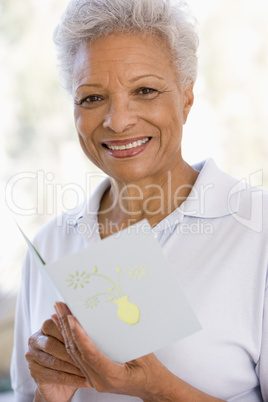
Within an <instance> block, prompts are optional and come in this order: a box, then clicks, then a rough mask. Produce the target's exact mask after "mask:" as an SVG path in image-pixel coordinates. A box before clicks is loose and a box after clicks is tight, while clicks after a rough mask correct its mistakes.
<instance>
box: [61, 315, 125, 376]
mask: <svg viewBox="0 0 268 402" xmlns="http://www.w3.org/2000/svg"><path fill="white" fill-rule="evenodd" d="M68 324H69V327H70V330H71V333H72V339H73V344H74V345H75V347H76V348H77V349H78V350H79V352H80V356H82V357H83V359H82V362H81V363H82V364H83V362H87V363H88V365H89V366H90V367H91V369H93V370H94V371H95V372H97V373H99V374H101V375H104V376H105V375H106V374H107V375H111V372H119V370H120V371H122V369H123V365H121V364H118V363H115V362H114V361H113V360H111V359H110V358H108V357H107V356H106V355H105V354H104V353H102V352H101V351H100V350H99V349H98V348H97V346H96V345H95V344H94V342H93V341H92V340H91V339H90V337H89V336H88V335H87V333H86V331H85V330H84V329H83V327H82V326H81V325H80V324H79V322H78V321H77V319H76V318H75V317H73V316H68ZM88 365H87V366H88Z"/></svg>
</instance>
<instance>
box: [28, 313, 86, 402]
mask: <svg viewBox="0 0 268 402" xmlns="http://www.w3.org/2000/svg"><path fill="white" fill-rule="evenodd" d="M52 318H53V320H52V319H49V320H47V321H45V322H44V324H43V325H42V328H41V329H40V330H39V331H38V332H36V333H35V334H34V335H32V336H31V337H30V338H29V348H28V351H27V353H26V355H25V357H26V359H27V361H28V365H29V370H30V373H31V376H32V377H33V379H34V380H35V382H36V384H37V387H38V388H37V390H36V393H35V400H38V401H44V400H45V401H53V402H54V401H57V402H66V401H69V400H71V398H72V397H73V395H74V393H75V392H76V390H77V389H78V388H89V385H88V383H87V381H86V378H85V377H84V375H83V373H82V372H81V370H80V369H79V368H78V367H77V365H76V364H75V363H74V361H73V359H72V358H71V357H70V355H69V354H68V353H67V351H66V348H65V345H64V339H63V337H62V335H61V332H60V330H59V328H58V327H57V325H59V323H58V320H57V316H56V315H54V316H53V317H52Z"/></svg>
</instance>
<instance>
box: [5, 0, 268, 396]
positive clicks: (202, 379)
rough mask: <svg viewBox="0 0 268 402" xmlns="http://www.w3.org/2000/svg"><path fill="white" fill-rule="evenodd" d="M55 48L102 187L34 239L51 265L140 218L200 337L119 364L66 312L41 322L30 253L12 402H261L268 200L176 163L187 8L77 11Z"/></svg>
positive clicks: (192, 52)
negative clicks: (193, 314) (153, 237)
mask: <svg viewBox="0 0 268 402" xmlns="http://www.w3.org/2000/svg"><path fill="white" fill-rule="evenodd" d="M55 41H56V44H57V46H58V50H59V57H60V60H61V67H62V76H63V79H64V83H65V86H66V88H67V89H68V91H69V92H70V93H71V94H72V96H73V99H74V115H75V124H76V129H77V132H78V135H79V140H80V143H81V146H82V149H83V151H84V152H85V154H86V155H87V157H88V158H89V159H90V160H91V161H93V162H94V163H95V165H96V166H98V167H99V168H100V169H102V170H103V171H104V172H105V173H106V174H107V175H108V176H109V179H107V180H105V181H104V182H103V183H102V184H101V185H100V187H99V188H98V189H97V190H96V192H95V193H94V194H93V195H92V198H91V200H90V202H89V204H87V205H86V206H85V207H84V210H83V211H82V212H81V213H79V214H78V215H76V216H73V217H70V216H68V217H64V218H63V219H64V223H63V225H62V226H60V227H59V226H57V225H56V220H54V221H51V222H49V224H47V225H46V226H45V227H44V228H43V229H41V231H40V232H39V234H38V235H37V236H36V239H35V245H36V247H37V249H38V250H39V251H40V254H41V255H42V256H43V258H44V259H45V260H46V261H47V262H51V261H55V260H58V259H59V258H61V257H63V256H65V255H67V254H71V253H74V252H75V251H78V250H80V249H82V248H84V247H87V246H89V245H90V244H92V242H95V241H99V240H101V239H103V238H105V237H107V236H109V235H110V234H112V233H114V232H117V231H118V230H121V229H123V228H126V227H128V226H129V225H131V224H134V223H135V222H139V221H140V220H141V219H143V218H147V219H148V221H149V222H150V224H151V226H152V227H153V231H154V232H155V234H156V236H157V238H158V241H159V243H160V245H161V247H162V249H163V252H164V253H165V255H166V256H167V258H168V260H169V262H170V264H171V266H172V268H173V269H174V272H175V274H176V275H177V277H178V280H179V282H180V283H181V285H182V286H183V289H184V291H185V293H186V295H187V298H188V300H189V301H190V303H191V305H192V306H193V308H194V310H195V312H196V314H197V316H198V318H199V320H200V322H201V324H202V327H203V330H202V331H200V332H198V333H196V334H194V335H191V336H190V337H188V338H186V339H183V340H181V341H180V342H177V343H175V344H172V345H170V346H169V347H167V348H165V349H163V350H160V351H157V352H156V353H155V354H151V355H148V356H144V357H142V358H140V359H137V360H135V361H132V362H129V363H126V364H123V365H121V364H118V363H115V362H113V361H111V360H110V359H108V358H107V357H106V356H104V355H103V354H102V353H101V352H100V351H99V350H98V349H97V348H96V347H95V345H94V344H93V343H92V341H91V340H90V338H89V337H88V336H87V335H86V334H85V332H84V331H83V329H82V328H81V327H80V325H79V323H78V322H77V321H76V320H75V318H74V317H72V316H71V314H70V312H69V310H68V308H67V306H65V305H64V304H62V303H58V304H57V305H56V312H57V314H56V315H55V314H54V315H53V316H52V319H49V316H50V314H51V312H50V311H49V309H48V307H47V298H46V297H47V296H46V293H45V290H44V288H43V284H42V281H41V279H40V277H39V274H38V272H37V270H36V267H35V266H34V264H33V262H32V261H31V259H30V256H29V255H28V256H27V257H26V261H25V265H24V274H23V282H22V287H21V291H20V295H19V299H18V309H17V319H16V335H15V346H14V353H13V361H12V373H13V374H12V377H13V386H14V389H15V392H16V394H17V398H18V400H19V401H32V400H33V399H34V400H35V401H53V402H54V401H57V402H66V401H70V400H72V401H140V400H143V401H157V402H160V401H173V402H176V401H184V402H187V401H200V402H201V401H208V402H209V401H211V402H212V401H219V400H225V401H227V400H228V401H241V402H242V401H243V402H246V401H250V402H257V401H258V402H259V401H268V381H267V376H268V359H267V353H268V342H267V331H268V320H267V296H266V293H265V289H266V278H267V276H266V275H267V261H268V247H267V246H268V244H267V238H268V236H267V216H268V211H267V194H264V195H263V194H262V193H260V191H256V190H254V189H250V188H248V187H246V186H244V187H243V186H242V185H241V183H240V184H239V183H238V184H237V181H236V180H235V179H233V178H232V177H230V176H228V175H226V174H225V173H223V172H221V171H220V170H219V169H218V168H217V166H216V165H215V163H214V162H213V160H208V161H205V162H201V163H199V164H197V165H195V166H194V167H191V166H189V165H188V164H187V163H186V162H185V161H184V160H183V158H182V154H181V138H182V131H183V125H184V124H185V123H186V120H187V117H188V114H189V112H190V110H191V107H192V104H193V99H194V95H193V85H194V81H195V78H196V48H197V42H198V41H197V37H196V33H195V30H194V26H193V24H192V23H191V21H190V20H189V15H188V14H187V10H186V9H185V7H184V4H183V3H178V2H177V3H174V4H170V3H169V2H168V1H165V0H140V1H137V0H128V1H125V0H113V1H111V0H73V1H71V3H70V4H69V6H68V8H67V10H66V12H65V14H64V16H63V19H62V21H61V23H60V25H59V26H58V28H57V30H56V33H55ZM265 200H266V202H264V201H265ZM260 202H262V209H260V208H259V207H260ZM255 206H257V208H255ZM249 212H250V215H248V213H249ZM260 222H261V223H262V228H261V229H260V227H259V226H258V224H259V223H260ZM96 223H97V225H96ZM79 225H80V226H79ZM81 225H83V227H84V228H86V229H87V230H83V231H82V230H79V227H81ZM265 303H266V309H265ZM171 319H172V317H171ZM39 328H41V329H39ZM32 334H33V335H32ZM152 335H153V334H152ZM28 338H29V346H28V347H27V343H28ZM27 348H28V351H27V353H26V359H27V362H28V366H27V362H26V360H25V359H24V353H25V352H26V350H27Z"/></svg>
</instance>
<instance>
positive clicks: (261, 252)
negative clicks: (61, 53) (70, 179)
mask: <svg viewBox="0 0 268 402" xmlns="http://www.w3.org/2000/svg"><path fill="white" fill-rule="evenodd" d="M194 168H195V169H196V170H197V171H199V172H200V173H199V176H198V178H197V180H196V182H195V184H194V186H193V189H192V191H191V193H190V195H189V196H188V198H187V199H186V201H184V202H183V203H182V205H181V206H180V207H179V208H177V209H176V210H175V211H173V212H172V213H171V214H170V215H169V216H167V217H166V218H165V219H164V220H163V221H161V222H160V223H159V224H158V225H157V226H155V228H154V232H155V234H156V236H157V238H158V241H159V243H160V245H161V247H162V250H163V252H164V254H165V255H166V257H167V258H168V260H169V262H170V265H171V267H172V269H173V270H174V272H175V274H176V276H177V278H178V281H179V283H180V285H181V286H182V288H183V290H184V293H185V294H186V297H187V298H188V301H189V302H190V304H191V305H192V307H193V309H194V311H195V313H196V315H197V317H198V319H199V320H200V322H201V325H202V327H203V330H202V331H199V332H198V333H195V334H193V335H191V336H189V337H187V338H185V339H183V340H181V341H179V342H177V343H174V344H172V345H170V346H169V347H167V348H165V349H162V350H160V351H157V352H156V353H155V354H156V356H157V357H158V359H159V360H160V361H161V362H162V363H163V364H164V365H165V366H166V367H167V368H168V369H169V370H170V371H172V372H173V373H174V374H175V375H177V376H178V377H179V378H181V379H182V380H184V381H186V382H188V383H190V384H191V385H193V386H195V387H196V388H198V389H199V390H201V391H203V392H205V393H207V394H209V395H212V396H215V397H218V398H221V399H223V400H228V401H233V402H235V401H237V402H260V401H265V402H268V311H267V310H268V296H267V292H266V289H267V265H268V194H267V193H265V192H263V191H262V190H260V189H257V188H251V187H249V186H247V185H246V184H245V183H244V181H240V182H238V181H237V180H236V179H234V178H233V177H231V176H229V175H227V174H225V173H223V172H222V171H221V170H220V169H218V167H217V166H216V165H215V163H214V161H213V160H212V159H208V160H207V161H205V162H201V163H200V164H197V165H194ZM109 185H110V183H109V179H106V180H104V181H103V182H102V183H101V185H100V186H99V187H98V188H97V189H96V191H95V192H94V194H93V195H92V197H91V198H90V200H89V202H88V203H85V205H84V206H83V210H82V212H80V213H78V214H74V215H70V214H65V215H63V216H62V217H61V218H60V219H58V218H55V219H54V220H52V221H50V222H49V223H48V224H46V225H45V226H44V227H43V228H42V229H41V230H40V231H39V232H38V234H37V236H36V238H35V241H34V244H35V246H36V248H37V250H38V251H39V252H40V254H41V256H42V257H43V259H44V260H45V261H46V262H47V263H48V262H53V261H55V260H58V259H60V258H61V257H64V256H66V255H68V254H73V253H75V252H77V251H79V250H81V249H83V248H85V247H90V245H91V244H92V243H93V242H96V241H100V235H99V228H98V222H97V212H98V209H99V204H100V200H101V198H102V195H103V193H104V191H105V190H106V189H107V188H108V186H109ZM51 313H53V311H51V310H50V308H49V303H48V299H47V295H46V291H45V289H44V287H43V283H42V280H41V278H40V275H39V272H38V270H37V268H36V266H35V265H34V262H33V261H32V260H31V257H30V256H29V254H27V256H26V258H25V261H24V268H23V277H22V284H21V290H20V294H19V297H18V304H17V315H16V330H15V346H14V351H13V358H12V368H11V374H12V384H13V388H14V389H15V392H16V395H17V399H16V400H17V401H19V402H26V401H27V402H30V401H32V400H33V393H34V388H35V384H34V381H33V380H32V378H31V377H30V375H29V371H28V368H27V363H26V360H25V358H24V354H25V352H26V350H27V343H28V338H29V337H30V336H31V335H32V334H33V333H34V332H36V331H37V330H38V329H39V328H40V327H41V325H42V323H43V322H44V321H45V320H46V319H47V318H49V317H50V314H51ZM170 319H171V320H172V317H170ZM152 336H153V334H152ZM86 400H88V401H90V402H106V401H109V402H112V401H114V402H119V401H123V402H127V401H133V402H135V401H140V399H139V398H135V397H128V396H124V395H123V396H120V395H112V394H99V393H97V392H96V391H95V390H78V391H77V393H76V394H75V396H74V398H73V401H74V402H84V401H86Z"/></svg>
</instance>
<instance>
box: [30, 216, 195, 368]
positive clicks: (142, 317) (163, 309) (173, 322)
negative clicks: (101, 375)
mask: <svg viewBox="0 0 268 402" xmlns="http://www.w3.org/2000/svg"><path fill="white" fill-rule="evenodd" d="M23 235H24V234H23ZM24 237H25V239H26V241H27V243H28V246H29V248H30V251H31V253H32V254H33V257H34V259H35V262H36V264H37V266H38V269H39V270H40V273H41V275H42V278H43V280H44V282H45V286H46V289H47V292H48V295H49V297H50V300H51V302H52V303H54V302H55V301H57V300H64V301H65V303H66V304H67V305H68V307H69V309H70V310H71V312H72V314H73V315H74V316H75V317H76V318H77V319H78V321H79V322H80V324H81V325H82V326H83V328H84V329H85V331H86V332H87V333H88V335H89V336H90V337H91V339H92V340H93V342H94V343H95V344H96V346H97V347H98V348H99V349H100V350H101V351H102V352H103V353H105V354H106V355H107V356H109V357H110V358H111V359H113V360H114V361H117V362H120V363H123V362H126V361H130V360H133V359H136V358H138V357H141V356H143V355H146V354H148V353H151V352H155V351H157V350H159V349H161V348H164V347H165V346H168V345H169V344H171V343H173V342H176V341H178V340H179V339H181V338H184V337H185V336H188V335H190V334H192V333H194V332H195V331H198V330H200V329H201V327H200V324H199V322H198V319H197V317H196V316H195V314H194V312H193V310H192V308H191V306H190V305H189V303H188V301H187V300H186V297H185V295H184V294H183V291H182V289H181V288H180V285H179V283H178V281H177V279H176V277H175V275H174V273H173V272H172V269H171V268H170V267H169V263H168V261H167V259H166V258H165V256H164V254H163V252H162V250H161V247H160V246H159V244H158V242H157V240H156V239H155V237H154V234H153V233H152V230H151V228H150V226H149V223H148V222H147V221H142V222H140V223H138V224H137V225H134V226H131V227H129V228H127V229H125V230H123V231H121V232H118V233H116V234H115V235H113V236H110V237H108V238H106V239H104V240H101V241H99V242H98V243H94V245H92V246H90V247H88V248H86V249H83V250H81V251H79V252H77V253H75V254H73V255H69V256H67V257H65V258H63V259H61V260H59V261H57V262H54V263H51V264H45V261H44V260H43V256H40V254H39V253H38V250H36V249H35V247H34V246H33V245H32V244H31V242H30V241H29V240H28V239H27V237H26V236H25V235H24ZM178 263H179V262H178Z"/></svg>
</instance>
